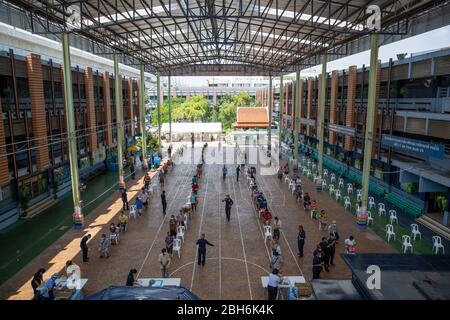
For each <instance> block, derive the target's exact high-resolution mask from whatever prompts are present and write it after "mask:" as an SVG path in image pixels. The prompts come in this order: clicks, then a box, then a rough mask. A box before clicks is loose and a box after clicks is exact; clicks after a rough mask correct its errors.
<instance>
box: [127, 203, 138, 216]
mask: <svg viewBox="0 0 450 320" xmlns="http://www.w3.org/2000/svg"><path fill="white" fill-rule="evenodd" d="M131 217H133V218H134V219H136V205H134V204H132V205H131V206H130V212H129V213H128V219H131Z"/></svg>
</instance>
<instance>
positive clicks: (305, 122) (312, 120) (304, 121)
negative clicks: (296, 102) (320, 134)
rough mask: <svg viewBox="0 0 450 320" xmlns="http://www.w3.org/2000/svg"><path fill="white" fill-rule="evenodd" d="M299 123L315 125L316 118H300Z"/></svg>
mask: <svg viewBox="0 0 450 320" xmlns="http://www.w3.org/2000/svg"><path fill="white" fill-rule="evenodd" d="M300 123H301V124H306V125H308V126H311V127H315V126H316V120H314V119H307V118H300Z"/></svg>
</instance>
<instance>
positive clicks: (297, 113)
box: [293, 65, 301, 160]
mask: <svg viewBox="0 0 450 320" xmlns="http://www.w3.org/2000/svg"><path fill="white" fill-rule="evenodd" d="M300 71H301V69H300V66H299V65H297V66H295V90H293V91H294V92H295V108H294V117H293V119H294V159H295V160H298V133H299V130H298V129H299V126H300V97H301V96H300V81H301V80H300Z"/></svg>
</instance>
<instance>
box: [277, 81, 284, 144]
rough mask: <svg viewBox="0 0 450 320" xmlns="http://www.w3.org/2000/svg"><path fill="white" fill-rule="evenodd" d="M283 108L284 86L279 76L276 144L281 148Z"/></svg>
mask: <svg viewBox="0 0 450 320" xmlns="http://www.w3.org/2000/svg"><path fill="white" fill-rule="evenodd" d="M283 106H284V84H283V75H280V107H279V108H278V114H279V115H280V117H279V120H278V121H279V122H278V143H279V145H280V147H281V128H282V126H283V125H282V124H283V109H284V108H283Z"/></svg>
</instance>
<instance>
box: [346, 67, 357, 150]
mask: <svg viewBox="0 0 450 320" xmlns="http://www.w3.org/2000/svg"><path fill="white" fill-rule="evenodd" d="M356 72H357V71H356V66H350V67H349V68H348V77H347V108H346V111H345V125H346V126H347V127H348V128H355V99H356V81H357V80H356V77H357V74H356ZM355 131H356V130H355ZM344 139H345V140H344V149H345V151H352V150H353V149H354V147H355V144H356V141H355V140H356V136H355V137H351V136H345V138H344Z"/></svg>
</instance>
